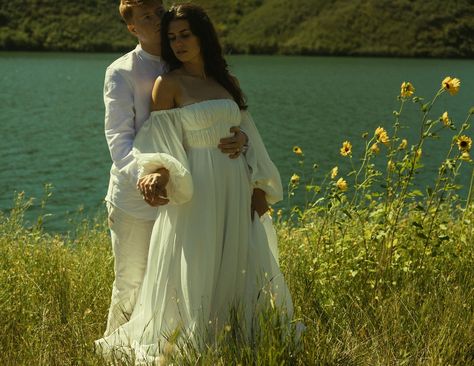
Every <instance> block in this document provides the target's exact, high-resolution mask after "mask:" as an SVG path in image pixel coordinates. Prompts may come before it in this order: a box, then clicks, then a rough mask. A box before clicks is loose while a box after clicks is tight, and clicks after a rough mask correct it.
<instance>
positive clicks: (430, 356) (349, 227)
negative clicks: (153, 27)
mask: <svg viewBox="0 0 474 366" xmlns="http://www.w3.org/2000/svg"><path fill="white" fill-rule="evenodd" d="M408 94H410V93H408ZM408 94H406V95H405V96H401V97H400V103H401V108H400V111H399V112H397V113H395V114H394V124H393V129H392V130H391V132H390V133H388V132H387V130H385V129H384V130H383V131H381V130H378V131H377V133H374V135H373V136H372V137H371V136H365V137H364V140H363V142H362V143H363V144H365V147H366V148H365V152H364V153H363V155H362V157H361V158H360V159H359V158H358V159H356V158H354V157H352V155H351V151H350V150H351V149H350V148H348V145H347V144H346V150H344V155H345V156H344V157H343V159H350V160H351V161H352V160H354V161H355V164H354V165H352V168H351V170H350V171H349V172H347V174H345V175H343V172H339V171H338V172H337V175H336V174H335V171H334V170H333V171H331V172H328V174H327V175H326V177H325V178H324V180H323V181H322V182H316V181H315V179H313V178H312V177H309V178H305V177H304V176H303V173H302V172H303V171H304V169H303V167H304V164H305V162H304V155H303V153H302V151H301V149H295V150H294V151H295V153H296V154H297V155H298V157H299V158H300V165H299V167H298V169H300V170H301V172H300V171H297V172H296V173H298V174H296V173H295V176H296V177H297V178H295V176H293V177H292V182H290V184H289V189H288V197H289V200H290V206H289V207H291V200H292V199H293V198H294V196H295V195H298V194H303V195H306V197H307V198H308V199H307V200H306V204H305V205H304V206H303V207H293V208H292V210H291V211H289V212H288V213H287V216H285V215H283V216H282V215H281V214H277V215H276V216H277V223H276V225H277V230H278V234H279V239H280V241H279V242H280V263H281V267H282V270H283V272H284V274H285V276H286V279H287V282H288V285H289V287H290V290H291V293H292V296H293V302H294V305H295V312H296V317H297V318H298V319H299V320H302V321H303V322H304V323H305V325H306V326H307V330H306V332H305V333H304V335H303V338H302V341H301V343H300V344H299V345H297V346H296V345H295V344H293V342H291V341H290V340H289V339H288V337H282V333H281V331H280V330H279V329H277V328H275V327H274V326H273V325H272V324H274V323H272V322H271V321H268V322H266V321H265V319H263V320H262V332H261V334H260V335H259V337H258V338H257V340H256V342H255V344H252V345H248V344H242V343H240V342H238V341H237V340H236V339H237V338H238V337H237V338H236V337H234V336H233V335H232V332H230V333H228V334H227V333H224V334H223V335H222V336H221V337H220V338H218V339H217V340H216V342H215V344H212V345H209V346H208V347H207V348H206V349H205V350H199V351H198V350H191V351H190V352H189V353H188V354H187V355H185V356H179V355H171V356H169V357H168V360H167V361H166V362H165V363H167V364H174V365H237V364H241V365H469V364H474V271H473V270H472V268H474V225H473V222H474V205H473V202H472V194H473V192H472V190H473V188H472V181H471V189H470V192H469V196H468V197H467V198H463V197H459V196H458V195H457V193H456V192H457V189H458V187H457V185H456V178H457V177H458V176H459V175H460V174H473V173H472V171H473V170H472V161H470V157H469V150H470V148H471V147H470V146H469V145H466V144H464V145H462V144H460V141H465V142H466V141H467V140H465V139H462V138H461V136H462V135H461V134H465V133H466V131H468V130H469V128H470V125H469V118H470V116H471V114H472V113H471V112H470V113H469V115H468V118H467V119H466V121H464V123H463V124H462V125H460V126H459V127H458V128H456V127H454V123H452V121H451V123H447V122H446V120H443V119H442V118H433V117H432V116H430V111H431V106H432V105H433V104H434V102H435V101H436V99H437V98H441V97H444V95H443V94H445V95H447V93H446V89H444V88H442V89H440V91H438V93H436V95H435V96H434V98H433V99H432V100H431V101H430V102H428V103H425V102H422V100H421V98H417V97H416V96H413V95H408ZM410 101H414V102H415V103H419V104H420V111H421V114H420V116H421V120H420V139H419V141H414V142H411V143H410V144H405V143H404V142H403V137H402V136H398V134H399V127H400V125H403V124H404V123H405V122H404V121H403V117H402V110H403V104H404V103H407V102H410ZM435 131H438V132H437V133H450V132H452V133H454V136H453V140H452V141H453V142H452V144H451V145H450V146H448V147H446V150H447V156H446V159H445V160H444V161H442V162H440V169H439V172H438V175H437V176H436V177H434V180H433V184H432V185H431V187H428V189H427V192H426V193H423V192H419V190H418V189H417V188H416V185H415V184H414V180H415V178H416V172H417V171H418V170H419V169H422V163H421V162H422V159H423V155H422V153H421V148H422V147H423V143H424V141H425V140H426V139H430V138H434V137H435V135H434V133H435ZM453 131H454V132H453ZM383 132H384V133H383ZM464 136H465V135H464ZM355 143H356V142H355ZM355 143H354V144H355ZM373 144H377V145H378V149H374V148H372V147H373ZM400 145H402V146H400ZM440 148H442V147H440ZM377 151H384V156H382V154H381V153H380V152H377ZM377 159H378V160H382V162H383V164H380V161H379V162H378V163H377V164H376V161H377ZM388 162H390V163H388ZM356 165H357V166H356ZM380 165H382V166H384V167H385V166H386V169H385V168H384V170H380V169H379V168H377V167H378V166H380ZM341 179H342V180H343V182H342V181H341ZM379 183H383V189H382V190H380V189H379V190H377V189H375V188H374V187H376V186H377V184H379ZM29 205H30V202H29V200H27V199H26V198H25V196H24V195H23V194H20V195H19V196H18V198H17V201H16V203H15V207H14V209H13V210H12V211H11V212H10V213H9V214H4V215H2V216H1V217H0V283H1V287H0V313H1V314H2V316H1V317H0V363H1V364H2V365H48V366H50V365H102V364H104V362H103V361H102V360H101V359H99V358H97V357H96V356H95V355H94V353H93V349H92V344H93V341H94V340H95V339H97V338H100V337H101V336H102V333H103V331H104V328H105V324H106V316H107V310H108V305H109V298H110V290H111V285H112V281H113V272H112V268H113V258H112V254H111V250H110V244H109V237H108V231H107V228H106V226H105V219H104V220H102V219H99V220H96V221H89V222H87V221H84V222H83V223H82V224H80V225H78V226H77V227H78V228H77V231H76V232H75V233H74V234H73V235H69V236H60V235H54V234H48V233H46V232H44V231H43V230H42V219H41V217H40V218H39V219H38V222H37V224H35V225H33V226H32V227H29V228H26V227H25V225H24V219H23V218H24V214H25V212H26V211H27V210H28V207H29ZM283 217H286V218H285V219H284V218H283Z"/></svg>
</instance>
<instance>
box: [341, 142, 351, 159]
mask: <svg viewBox="0 0 474 366" xmlns="http://www.w3.org/2000/svg"><path fill="white" fill-rule="evenodd" d="M351 154H352V144H351V143H350V142H349V141H344V142H343V143H342V147H341V155H342V156H348V155H351Z"/></svg>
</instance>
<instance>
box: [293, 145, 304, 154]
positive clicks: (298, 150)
mask: <svg viewBox="0 0 474 366" xmlns="http://www.w3.org/2000/svg"><path fill="white" fill-rule="evenodd" d="M293 152H294V153H295V154H296V155H303V150H301V147H299V146H293Z"/></svg>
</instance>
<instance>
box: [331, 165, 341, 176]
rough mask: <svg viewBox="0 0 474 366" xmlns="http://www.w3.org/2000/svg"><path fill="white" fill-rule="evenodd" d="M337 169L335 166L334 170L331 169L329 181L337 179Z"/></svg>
mask: <svg viewBox="0 0 474 366" xmlns="http://www.w3.org/2000/svg"><path fill="white" fill-rule="evenodd" d="M338 171H339V169H338V168H337V166H335V167H334V168H332V169H331V179H334V178H336V177H337V173H338Z"/></svg>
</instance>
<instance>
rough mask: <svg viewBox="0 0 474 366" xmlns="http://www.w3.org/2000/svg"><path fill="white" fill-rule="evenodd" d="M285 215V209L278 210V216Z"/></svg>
mask: <svg viewBox="0 0 474 366" xmlns="http://www.w3.org/2000/svg"><path fill="white" fill-rule="evenodd" d="M282 215H283V211H282V210H281V208H280V209H279V210H278V211H277V216H278V217H281V216H282Z"/></svg>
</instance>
